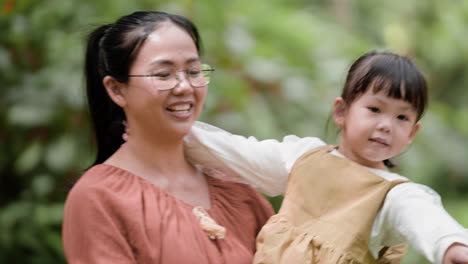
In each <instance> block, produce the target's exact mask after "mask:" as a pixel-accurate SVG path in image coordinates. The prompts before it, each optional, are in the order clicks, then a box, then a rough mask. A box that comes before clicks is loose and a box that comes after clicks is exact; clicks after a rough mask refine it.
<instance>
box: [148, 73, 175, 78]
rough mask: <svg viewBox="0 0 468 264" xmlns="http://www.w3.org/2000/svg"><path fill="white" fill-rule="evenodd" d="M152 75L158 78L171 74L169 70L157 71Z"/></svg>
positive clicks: (167, 76)
mask: <svg viewBox="0 0 468 264" xmlns="http://www.w3.org/2000/svg"><path fill="white" fill-rule="evenodd" d="M152 76H153V77H155V78H158V79H168V78H169V77H170V76H171V73H170V72H157V73H153V74H152Z"/></svg>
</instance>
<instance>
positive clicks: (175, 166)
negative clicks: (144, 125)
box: [105, 135, 196, 179]
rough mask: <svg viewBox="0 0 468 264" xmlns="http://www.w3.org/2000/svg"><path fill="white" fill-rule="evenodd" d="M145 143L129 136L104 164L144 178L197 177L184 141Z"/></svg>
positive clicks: (141, 139) (152, 141) (140, 139)
mask: <svg viewBox="0 0 468 264" xmlns="http://www.w3.org/2000/svg"><path fill="white" fill-rule="evenodd" d="M157 138H158V137H157V136H155V137H153V138H152V140H144V139H143V138H142V137H136V136H134V135H130V136H129V138H128V140H127V142H125V143H124V144H122V146H121V147H120V148H119V149H118V150H117V151H116V152H115V153H114V154H113V155H112V156H111V157H110V158H109V159H108V160H107V161H106V162H105V163H107V164H111V165H114V166H117V167H120V168H123V169H126V170H129V171H131V172H133V173H135V174H137V175H140V176H142V177H144V178H148V177H151V178H155V177H157V178H159V177H169V176H170V177H171V178H172V179H173V177H174V176H176V175H186V174H190V173H194V172H195V171H196V169H195V168H194V167H193V166H192V165H191V164H189V163H188V162H187V160H186V159H185V156H184V146H183V140H182V139H179V140H167V138H165V139H166V140H164V141H163V140H157Z"/></svg>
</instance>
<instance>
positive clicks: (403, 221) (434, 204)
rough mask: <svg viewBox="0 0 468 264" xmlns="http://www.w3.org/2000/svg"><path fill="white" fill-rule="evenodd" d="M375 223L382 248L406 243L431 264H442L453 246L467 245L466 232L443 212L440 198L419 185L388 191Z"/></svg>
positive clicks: (407, 185) (406, 184)
mask: <svg viewBox="0 0 468 264" xmlns="http://www.w3.org/2000/svg"><path fill="white" fill-rule="evenodd" d="M378 219H380V223H378V222H377V221H376V223H374V227H378V226H379V225H380V227H381V232H382V241H381V243H382V244H383V245H389V246H390V245H394V244H399V243H408V244H409V245H410V246H412V247H413V248H415V249H416V250H417V251H418V252H419V253H420V254H422V255H424V256H425V257H426V258H427V259H428V260H429V261H431V262H432V263H443V258H444V255H445V254H446V252H447V249H449V248H450V247H451V246H452V245H454V243H460V244H463V245H468V231H467V230H465V229H464V228H463V227H462V226H461V225H460V224H459V223H458V222H457V221H455V219H453V218H452V217H451V216H450V215H449V214H448V213H447V212H446V211H445V209H444V208H443V206H442V203H441V201H440V196H439V195H438V194H437V193H436V192H435V191H433V190H432V189H431V188H429V187H427V186H424V185H421V184H416V183H402V184H399V185H397V186H395V187H394V188H393V189H392V190H390V192H389V193H388V194H387V197H386V199H385V202H384V205H383V207H382V209H381V211H380V213H379V216H378ZM374 229H375V228H374ZM458 249H459V248H458ZM445 263H451V262H445ZM462 263H464V262H462Z"/></svg>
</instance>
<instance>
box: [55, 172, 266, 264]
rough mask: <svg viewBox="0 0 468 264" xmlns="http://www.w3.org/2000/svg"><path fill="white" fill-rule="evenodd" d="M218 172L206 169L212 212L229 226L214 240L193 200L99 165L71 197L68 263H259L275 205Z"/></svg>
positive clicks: (66, 230) (65, 234)
mask: <svg viewBox="0 0 468 264" xmlns="http://www.w3.org/2000/svg"><path fill="white" fill-rule="evenodd" d="M212 173H213V172H212V171H210V170H204V174H205V176H206V179H207V182H208V185H209V191H210V199H211V208H210V209H207V210H206V211H207V212H208V214H209V215H210V216H211V218H213V219H214V220H215V221H216V222H217V223H218V224H219V225H222V226H224V227H225V228H226V235H225V238H224V239H215V240H212V239H210V238H209V237H208V235H207V234H206V233H205V231H204V230H203V229H202V228H201V227H200V223H199V220H198V219H197V217H196V216H195V215H194V214H193V213H192V209H193V206H192V205H190V204H188V203H185V202H183V201H182V200H179V199H177V198H175V197H174V196H172V195H171V194H170V193H168V192H166V191H164V190H162V189H160V188H158V187H157V186H156V185H154V184H151V183H149V182H147V181H146V180H144V179H142V178H141V177H139V176H137V175H134V174H132V173H131V172H129V171H126V170H123V169H120V168H117V167H114V166H111V165H105V164H100V165H96V166H94V167H92V168H91V169H89V170H88V171H87V172H86V173H85V174H84V175H83V176H81V178H80V180H79V181H78V182H77V183H76V184H75V186H74V187H73V188H72V190H71V192H70V193H69V195H68V197H67V201H66V203H65V212H64V221H63V244H64V248H65V254H66V257H67V261H68V263H71V264H79V263H80V264H81V263H83V264H85V263H86V264H93V263H111V264H128V263H138V264H140V263H141V264H146V263H151V264H156V263H164V264H170V263H213V264H222V263H226V264H228V263H235V264H241V263H252V259H253V254H254V251H255V238H256V236H257V234H258V232H259V231H260V229H261V227H262V226H263V224H264V223H265V222H266V221H267V220H268V218H269V217H270V216H271V215H272V214H273V210H272V207H271V205H270V204H269V203H268V201H267V200H266V199H265V198H263V197H262V196H261V195H259V194H258V193H257V192H255V191H254V190H253V189H251V188H250V187H248V186H247V185H243V184H238V183H230V182H224V181H220V180H217V179H215V178H213V177H211V176H210V174H212Z"/></svg>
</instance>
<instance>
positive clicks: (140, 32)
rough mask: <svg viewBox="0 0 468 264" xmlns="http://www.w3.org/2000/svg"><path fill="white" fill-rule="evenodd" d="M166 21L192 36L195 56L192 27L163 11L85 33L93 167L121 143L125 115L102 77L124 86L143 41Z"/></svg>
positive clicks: (195, 37)
mask: <svg viewBox="0 0 468 264" xmlns="http://www.w3.org/2000/svg"><path fill="white" fill-rule="evenodd" d="M167 22H170V23H172V24H174V25H176V26H178V27H180V28H181V29H183V30H185V31H186V32H187V34H189V35H190V36H191V37H192V39H193V42H194V43H195V46H196V48H197V51H198V53H199V54H200V53H201V39H200V36H199V34H198V30H197V28H196V27H195V25H194V24H193V23H192V22H191V21H190V20H188V19H187V18H185V17H182V16H179V15H173V14H168V13H164V12H158V11H147V12H146V11H145V12H135V13H132V14H130V15H127V16H124V17H121V18H120V19H118V20H117V21H116V22H115V23H113V24H108V25H103V26H100V27H98V28H97V29H95V30H94V31H93V32H91V33H90V34H89V37H88V45H87V48H86V59H85V77H86V94H87V98H88V105H89V110H90V113H91V121H92V124H93V127H94V133H95V137H96V141H97V150H98V151H97V156H96V160H95V162H94V164H99V163H102V162H104V161H105V160H106V159H108V158H109V157H110V156H111V155H112V154H113V153H114V152H115V151H116V150H117V149H118V148H119V147H120V145H121V144H122V143H123V142H124V141H123V139H122V133H123V132H124V126H123V125H122V122H123V121H124V120H125V114H124V111H123V110H122V108H121V107H119V106H118V105H116V104H115V103H114V102H113V101H112V100H111V98H110V97H109V95H108V94H107V91H106V89H105V87H104V85H103V82H102V81H103V78H104V77H105V76H111V77H113V78H115V79H116V80H117V81H119V82H121V83H126V82H127V81H128V73H129V70H130V67H131V66H132V63H133V61H134V60H135V58H136V56H137V55H138V52H139V51H140V49H141V47H142V45H143V43H144V42H145V40H146V39H147V38H148V36H149V35H150V34H151V33H152V32H154V31H155V30H156V29H157V28H158V27H159V26H160V25H162V24H163V23H167Z"/></svg>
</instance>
